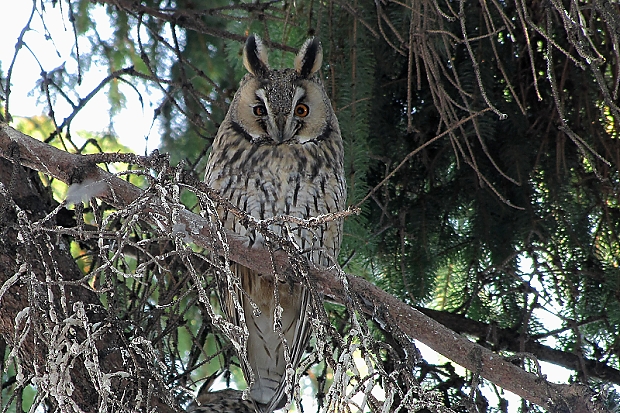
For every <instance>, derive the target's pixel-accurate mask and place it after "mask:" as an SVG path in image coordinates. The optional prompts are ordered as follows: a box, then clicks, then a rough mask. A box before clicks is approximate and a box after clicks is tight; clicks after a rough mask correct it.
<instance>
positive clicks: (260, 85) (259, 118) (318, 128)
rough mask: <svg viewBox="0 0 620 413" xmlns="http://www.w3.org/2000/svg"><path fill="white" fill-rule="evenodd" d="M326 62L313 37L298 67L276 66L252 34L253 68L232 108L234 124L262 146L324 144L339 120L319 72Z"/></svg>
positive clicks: (246, 56) (246, 55)
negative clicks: (277, 68)
mask: <svg viewBox="0 0 620 413" xmlns="http://www.w3.org/2000/svg"><path fill="white" fill-rule="evenodd" d="M322 61H323V50H322V48H321V43H320V42H319V41H318V39H317V38H310V39H308V40H307V41H306V42H305V43H304V45H303V46H302V47H301V49H300V51H299V53H298V54H297V56H296V57H295V65H294V68H292V69H280V70H274V69H271V68H270V67H269V63H268V58H267V51H266V49H265V46H264V45H263V43H262V42H261V39H260V38H259V37H258V36H257V35H252V36H250V37H249V38H248V39H247V41H246V43H245V46H244V50H243V63H244V66H245V67H246V69H247V70H248V72H249V73H248V74H247V75H246V76H245V77H244V78H243V80H242V81H241V85H240V86H239V90H238V91H237V94H236V95H235V98H234V100H233V102H232V104H231V108H230V111H229V117H230V120H231V121H232V123H233V126H234V127H235V128H236V129H237V130H238V131H239V132H240V133H242V134H243V135H244V136H245V137H246V139H248V140H249V141H250V142H252V143H255V144H259V145H279V144H305V143H318V142H320V141H321V140H323V139H326V138H328V137H329V136H330V134H331V132H333V131H334V128H338V123H337V121H336V118H335V115H334V112H333V110H332V107H331V104H330V102H329V98H328V97H327V95H326V93H325V90H324V88H323V85H322V83H321V81H320V79H319V78H318V76H317V75H316V73H317V71H318V70H319V68H320V67H321V63H322ZM338 132H339V131H338Z"/></svg>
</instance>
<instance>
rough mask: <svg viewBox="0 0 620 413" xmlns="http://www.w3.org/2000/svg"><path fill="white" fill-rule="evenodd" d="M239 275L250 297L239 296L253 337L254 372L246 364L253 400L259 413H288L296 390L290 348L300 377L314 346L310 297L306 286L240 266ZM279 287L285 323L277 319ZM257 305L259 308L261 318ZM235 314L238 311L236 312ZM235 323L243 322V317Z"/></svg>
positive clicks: (250, 346) (250, 344)
mask: <svg viewBox="0 0 620 413" xmlns="http://www.w3.org/2000/svg"><path fill="white" fill-rule="evenodd" d="M234 271H235V272H236V273H237V275H238V276H239V278H240V281H241V285H242V287H243V289H244V290H245V292H246V293H247V296H246V295H245V294H241V292H240V294H239V301H240V302H241V303H243V311H244V313H245V321H246V325H247V328H248V332H249V337H248V344H247V359H248V362H249V366H247V365H245V364H244V363H243V362H242V363H241V364H242V367H243V371H244V376H245V379H246V381H247V382H248V383H249V382H250V374H249V368H251V369H252V372H253V373H254V383H253V384H252V387H251V388H250V397H251V398H252V400H253V401H254V403H255V405H256V408H257V410H258V411H260V412H262V413H271V412H273V411H274V410H276V409H279V408H282V407H284V405H286V402H287V400H288V394H290V393H291V392H292V386H291V387H289V388H288V389H287V379H286V370H287V357H286V356H285V348H286V347H288V351H287V352H288V355H289V357H288V358H289V362H290V363H291V365H292V367H293V370H292V371H294V370H295V369H297V367H298V366H299V362H300V360H301V356H302V355H303V352H304V350H305V348H306V346H307V345H308V341H309V338H310V321H309V320H310V314H309V312H310V301H309V299H310V293H309V291H308V290H307V288H306V287H304V286H303V285H302V284H299V283H294V284H289V283H284V282H278V281H275V280H274V277H272V276H262V275H260V274H258V273H256V272H254V271H252V270H250V269H249V268H246V267H243V266H240V265H235V268H234ZM276 284H277V288H278V296H279V304H280V307H282V312H281V316H280V318H279V320H278V319H277V317H276V311H277V307H276V298H275V290H274V287H276ZM250 300H251V301H250ZM252 303H253V304H255V305H256V307H257V309H258V310H259V311H260V314H258V312H257V311H256V308H255V307H254V306H253V305H252ZM229 310H232V309H230V306H229ZM233 319H236V320H239V317H238V315H237V316H236V317H233ZM276 323H278V324H276ZM278 325H279V326H280V328H281V332H282V334H283V336H284V338H285V339H286V342H285V341H284V340H282V338H281V336H280V333H279V332H278V328H276V326H278ZM248 367H249V368H248ZM291 379H292V378H291ZM291 383H292V381H291Z"/></svg>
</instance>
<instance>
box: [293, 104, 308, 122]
mask: <svg viewBox="0 0 620 413" xmlns="http://www.w3.org/2000/svg"><path fill="white" fill-rule="evenodd" d="M308 113H310V108H309V107H308V105H304V104H303V103H298V104H297V106H295V116H299V117H300V118H305V117H306V116H308Z"/></svg>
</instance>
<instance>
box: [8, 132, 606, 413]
mask: <svg viewBox="0 0 620 413" xmlns="http://www.w3.org/2000/svg"><path fill="white" fill-rule="evenodd" d="M14 148H18V149H19V154H20V158H19V162H20V163H21V164H22V165H24V166H28V167H29V168H32V169H35V170H37V171H40V172H42V173H45V174H47V175H50V176H53V177H54V178H56V179H59V180H61V181H63V182H65V183H67V184H72V183H81V182H85V181H88V182H104V183H105V184H106V185H102V186H103V187H105V188H104V189H103V190H102V191H101V192H100V193H99V195H98V196H97V197H98V198H100V199H102V200H104V201H105V202H107V203H109V204H111V205H113V206H115V207H117V208H121V207H123V206H126V205H128V204H129V203H131V202H132V201H133V200H135V199H136V198H138V197H139V196H140V194H141V190H140V189H139V188H137V187H135V186H133V185H131V184H130V183H128V182H127V181H124V180H122V179H120V178H118V177H117V176H115V175H112V174H110V173H107V172H105V171H103V170H102V169H101V168H99V167H97V166H96V165H95V164H94V163H93V161H92V159H91V158H89V157H87V156H83V155H74V154H70V153H67V152H64V151H61V150H58V149H56V148H53V147H51V146H49V145H47V144H45V143H42V142H39V141H37V140H35V139H33V138H31V137H29V136H27V135H24V134H22V133H21V132H18V131H16V130H15V129H13V128H11V127H9V126H8V125H6V124H0V156H2V157H5V158H8V159H11V154H12V153H15V152H14ZM155 212H157V211H155ZM179 221H180V223H182V224H184V225H185V227H186V228H187V229H190V230H188V231H187V232H188V233H189V234H190V235H191V237H192V239H193V241H194V242H195V243H196V244H197V245H199V246H201V247H204V248H207V249H210V250H214V251H215V252H217V253H222V251H221V247H218V246H217V245H218V244H217V240H213V239H212V234H213V233H214V231H213V228H212V224H211V223H210V222H209V221H208V220H206V219H204V218H202V217H201V216H199V215H196V214H193V213H191V212H189V211H187V210H181V211H180V215H179ZM226 236H227V244H228V246H229V257H230V259H231V260H232V261H235V262H238V263H240V264H242V265H244V266H247V267H249V268H251V269H253V270H255V271H258V272H260V273H266V274H269V273H272V271H273V269H274V265H275V269H276V271H277V272H278V273H279V274H282V275H289V276H292V275H293V271H292V269H291V266H290V264H289V261H288V257H287V255H286V254H285V253H284V252H283V251H276V252H275V254H274V261H273V262H272V261H271V259H270V254H269V253H268V252H267V251H266V250H265V249H262V248H258V247H254V248H248V247H247V245H248V242H247V239H246V238H245V237H241V236H239V235H236V234H234V233H232V232H230V231H226ZM309 277H310V280H311V281H312V282H313V283H315V285H316V286H317V288H318V289H319V290H320V291H321V292H323V293H324V294H325V295H327V296H329V297H330V298H332V299H334V300H335V301H337V302H341V303H342V302H344V301H345V300H347V299H348V297H350V296H351V295H353V297H355V298H356V299H357V301H358V302H359V303H360V305H361V309H362V311H364V312H365V313H366V314H367V315H368V316H370V317H372V318H373V319H374V320H375V321H377V322H379V323H380V324H382V325H386V326H393V327H394V328H397V329H399V330H400V331H402V332H403V333H404V334H406V335H407V336H409V337H410V338H412V339H417V340H419V341H421V342H422V343H424V344H426V345H428V346H429V347H431V348H433V349H434V350H435V351H437V352H439V353H440V354H442V355H444V356H446V357H448V358H449V359H451V360H453V361H455V362H456V363H458V364H460V365H462V366H463V367H465V368H467V369H468V370H470V371H472V372H474V373H475V374H479V375H480V376H481V377H484V378H486V379H487V380H489V381H491V382H493V383H495V384H496V385H498V386H500V387H502V388H504V389H505V390H508V391H511V392H513V393H515V394H517V395H518V396H520V397H522V398H524V399H526V400H528V401H530V402H532V403H535V404H537V405H539V406H542V407H544V408H546V409H548V410H549V411H552V412H560V411H562V412H569V411H580V412H595V411H596V412H603V411H606V409H605V408H604V407H603V406H602V405H601V404H599V403H598V402H596V401H594V400H593V397H592V396H593V395H592V391H591V390H590V389H589V388H588V387H586V386H584V385H581V384H577V383H574V384H570V385H560V384H553V383H550V382H548V381H546V380H545V378H544V377H541V376H538V375H536V374H532V373H529V372H526V371H525V370H523V369H521V368H520V367H518V366H516V365H515V364H513V363H511V362H510V361H507V360H505V359H504V358H503V357H502V356H499V355H498V354H497V353H494V352H492V351H490V350H489V349H487V348H484V347H482V346H480V345H478V344H476V343H473V342H471V341H470V340H468V339H467V338H466V337H463V336H461V335H459V334H457V333H455V332H454V331H452V330H450V329H448V328H446V327H445V326H443V325H441V324H440V323H438V322H437V321H435V320H433V319H431V318H430V317H427V316H425V315H424V314H422V313H421V312H420V311H418V310H416V309H414V308H412V307H410V306H408V305H407V304H405V303H403V302H402V301H400V300H399V299H397V298H395V297H394V296H392V295H390V294H388V293H386V292H385V291H383V290H381V289H379V288H378V287H376V286H375V285H373V284H371V283H369V282H368V281H366V280H364V279H362V278H360V277H357V276H354V275H350V274H346V283H344V282H343V281H342V278H341V277H340V275H339V273H338V271H337V270H336V269H332V270H329V271H328V270H322V269H317V268H310V273H309ZM345 284H346V285H345Z"/></svg>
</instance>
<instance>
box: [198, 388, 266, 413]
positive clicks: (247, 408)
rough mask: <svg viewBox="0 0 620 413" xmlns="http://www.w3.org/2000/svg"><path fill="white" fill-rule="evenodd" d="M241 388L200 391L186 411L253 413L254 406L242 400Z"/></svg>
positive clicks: (201, 412)
mask: <svg viewBox="0 0 620 413" xmlns="http://www.w3.org/2000/svg"><path fill="white" fill-rule="evenodd" d="M242 395H243V392H242V391H241V390H233V389H225V390H219V391H214V392H201V393H200V394H199V395H198V397H196V400H194V401H193V402H192V404H190V405H189V407H188V408H187V413H253V412H254V407H253V406H252V403H251V402H250V401H248V400H243V398H242Z"/></svg>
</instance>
